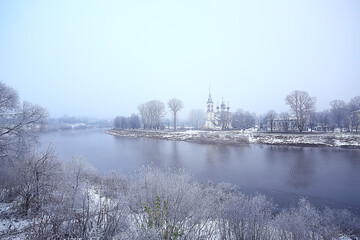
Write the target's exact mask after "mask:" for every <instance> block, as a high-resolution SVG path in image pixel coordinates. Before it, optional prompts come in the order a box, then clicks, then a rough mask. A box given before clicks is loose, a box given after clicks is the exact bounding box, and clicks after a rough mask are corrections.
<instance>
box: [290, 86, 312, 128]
mask: <svg viewBox="0 0 360 240" xmlns="http://www.w3.org/2000/svg"><path fill="white" fill-rule="evenodd" d="M285 102H286V104H287V105H289V106H290V110H291V113H292V114H293V115H294V117H295V119H296V125H297V128H298V130H299V131H300V132H302V131H303V130H304V129H305V126H306V124H307V123H308V121H309V118H310V115H311V113H313V112H314V111H315V105H316V99H315V98H314V97H310V96H309V94H308V93H307V92H305V91H299V90H295V91H293V92H292V93H291V94H290V95H288V96H287V97H286V98H285Z"/></svg>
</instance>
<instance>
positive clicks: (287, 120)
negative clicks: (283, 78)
mask: <svg viewBox="0 0 360 240" xmlns="http://www.w3.org/2000/svg"><path fill="white" fill-rule="evenodd" d="M285 102H286V104H287V105H289V107H290V113H286V112H285V113H280V114H278V113H276V112H275V111H274V110H270V111H269V112H268V113H267V114H266V115H265V118H264V120H265V121H267V125H269V126H267V127H268V128H270V130H271V131H273V128H274V125H275V123H276V121H277V120H280V123H281V129H280V130H282V131H285V132H287V131H290V130H297V131H299V132H302V131H304V130H307V129H311V131H313V130H314V129H317V130H322V131H324V132H326V131H327V130H329V129H331V130H334V129H335V128H339V129H340V130H341V131H343V129H346V130H347V131H355V132H357V131H358V127H359V124H360V96H356V97H353V98H352V99H351V100H350V101H349V103H345V102H344V101H343V100H333V101H331V102H330V103H329V105H330V109H329V110H324V111H321V112H316V98H314V97H310V96H309V94H308V93H307V92H305V91H293V92H292V93H291V94H290V95H288V96H287V97H286V98H285ZM262 123H264V122H262Z"/></svg>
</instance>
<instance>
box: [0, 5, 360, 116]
mask: <svg viewBox="0 0 360 240" xmlns="http://www.w3.org/2000/svg"><path fill="white" fill-rule="evenodd" d="M0 81H2V82H3V83H5V84H7V85H9V86H11V87H13V88H14V89H16V90H17V91H18V93H19V95H20V96H21V99H22V100H27V101H30V102H32V103H35V104H39V105H41V106H43V107H45V108H47V109H48V111H49V112H50V114H51V116H52V117H61V116H64V115H68V116H78V117H81V116H82V117H96V118H109V119H112V118H114V117H115V116H117V115H124V116H126V115H130V114H131V113H137V112H138V110H137V106H138V105H139V104H141V103H144V102H146V101H149V100H153V99H157V100H161V101H163V102H164V103H166V102H167V101H168V100H169V99H171V98H178V99H180V100H182V101H183V103H184V109H183V110H182V111H181V113H180V118H186V117H187V115H188V113H189V111H190V110H191V109H203V110H204V111H206V101H207V98H208V94H209V85H210V86H211V94H212V98H213V101H214V102H215V104H216V103H219V104H221V101H222V98H223V99H224V101H225V103H226V104H227V103H229V104H230V108H231V111H235V110H236V109H239V108H241V109H243V110H246V111H250V112H254V113H257V114H264V113H266V112H267V111H269V110H270V109H274V110H275V111H277V112H284V111H288V110H289V107H288V106H287V105H286V104H285V97H286V96H287V95H288V94H290V93H291V92H292V91H294V90H303V91H307V92H308V93H309V95H310V96H312V97H316V99H317V104H316V106H317V110H319V111H321V110H324V109H327V108H329V102H330V101H331V100H334V99H342V100H344V101H345V102H348V101H349V100H350V99H351V98H352V97H354V96H358V95H360V1H358V0H343V1H340V0H335V1H333V0H324V1H322V0H316V1H314V0H299V1H297V0H292V1H288V0H283V1H277V0H275V1H256V0H251V1H250V0H248V1H240V0H237V1H232V0H219V1H215V0H189V1H187V0H181V1H179V0H177V1H174V0H165V1H157V0H151V1H149V0H147V1H145V0H144V1H140V0H131V1H121V0H117V1H107V0H102V1H99V0H98V1H91V0H83V1H82V0H77V1H73V0H68V1H66V0H63V1H56V0H44V1H37V0H32V1H21V0H19V1H12V0H2V1H0Z"/></svg>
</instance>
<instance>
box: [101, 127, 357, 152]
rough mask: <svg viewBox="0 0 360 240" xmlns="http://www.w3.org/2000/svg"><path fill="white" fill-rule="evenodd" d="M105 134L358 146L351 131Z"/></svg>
mask: <svg viewBox="0 0 360 240" xmlns="http://www.w3.org/2000/svg"><path fill="white" fill-rule="evenodd" d="M106 133H107V134H110V135H115V136H123V137H146V138H156V139H167V140H177V141H187V142H197V143H214V144H234V145H241V144H250V143H256V144H270V145H291V146H327V147H343V148H358V149H360V134H353V133H303V134H299V133H264V132H257V131H254V130H252V129H250V130H245V131H236V130H232V131H205V130H187V131H176V132H173V131H166V130H162V131H160V130H158V131H155V130H121V129H112V130H108V131H106Z"/></svg>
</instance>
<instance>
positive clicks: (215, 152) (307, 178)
mask: <svg viewBox="0 0 360 240" xmlns="http://www.w3.org/2000/svg"><path fill="white" fill-rule="evenodd" d="M40 141H41V143H42V145H43V146H44V147H46V146H47V145H48V143H49V142H53V143H54V147H55V148H56V151H57V152H59V156H60V158H61V159H64V160H71V159H72V157H73V156H74V155H83V156H84V157H85V158H86V160H87V161H89V162H90V164H92V165H93V166H94V167H96V168H97V169H99V170H100V171H108V170H109V169H111V170H113V171H115V170H116V169H120V170H121V172H122V173H124V174H128V173H131V172H134V171H137V170H138V169H139V168H140V167H141V166H144V165H145V166H146V165H152V166H155V167H160V168H168V167H170V168H185V169H188V170H190V171H191V172H192V173H193V174H194V175H195V176H196V177H197V178H198V179H199V180H201V181H207V180H211V181H213V182H221V181H224V182H230V183H233V184H236V185H238V186H240V187H242V188H243V189H258V190H264V191H271V192H287V193H292V194H300V195H307V196H315V197H321V198H326V199H331V200H334V201H341V202H345V203H348V204H352V205H356V206H359V205H360V174H359V172H360V151H359V150H338V149H333V148H297V147H278V146H266V145H249V146H227V145H202V144H192V143H186V142H176V141H165V140H155V139H136V138H122V137H113V136H109V135H106V134H104V133H103V132H101V131H84V132H82V131H76V132H71V131H70V132H67V131H64V132H60V133H58V132H56V133H48V134H45V135H43V136H42V138H41V139H40Z"/></svg>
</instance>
